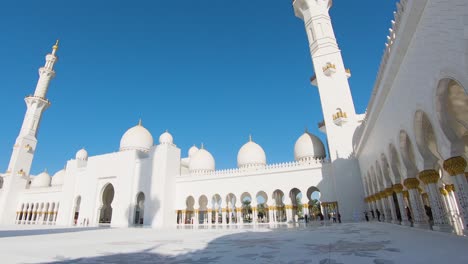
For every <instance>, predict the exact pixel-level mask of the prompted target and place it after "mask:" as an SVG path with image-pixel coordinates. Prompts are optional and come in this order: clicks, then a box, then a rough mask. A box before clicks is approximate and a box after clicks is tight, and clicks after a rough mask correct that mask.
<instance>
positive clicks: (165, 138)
mask: <svg viewBox="0 0 468 264" xmlns="http://www.w3.org/2000/svg"><path fill="white" fill-rule="evenodd" d="M173 142H174V139H173V138H172V135H171V134H170V133H169V132H167V130H166V132H164V133H162V134H161V136H159V144H172V143H173Z"/></svg>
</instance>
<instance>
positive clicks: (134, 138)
mask: <svg viewBox="0 0 468 264" xmlns="http://www.w3.org/2000/svg"><path fill="white" fill-rule="evenodd" d="M152 146H153V136H152V135H151V133H150V132H149V131H148V130H147V129H146V128H144V127H143V126H142V125H141V120H140V122H139V123H138V125H136V126H134V127H132V128H130V129H129V130H127V132H125V134H124V135H123V136H122V139H121V140H120V151H126V150H140V151H144V152H147V151H149V150H150V148H151V147H152Z"/></svg>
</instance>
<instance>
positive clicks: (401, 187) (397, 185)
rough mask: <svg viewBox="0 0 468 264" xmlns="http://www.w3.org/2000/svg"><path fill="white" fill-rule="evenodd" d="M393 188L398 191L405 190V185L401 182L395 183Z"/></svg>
mask: <svg viewBox="0 0 468 264" xmlns="http://www.w3.org/2000/svg"><path fill="white" fill-rule="evenodd" d="M392 188H393V191H394V192H396V193H401V192H403V185H402V184H401V183H397V184H394V185H393V186H392Z"/></svg>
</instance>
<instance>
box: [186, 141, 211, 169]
mask: <svg viewBox="0 0 468 264" xmlns="http://www.w3.org/2000/svg"><path fill="white" fill-rule="evenodd" d="M189 170H190V172H193V173H205V172H210V171H214V170H215V160H214V158H213V156H212V155H211V153H210V152H208V151H207V150H206V149H204V148H203V146H202V148H201V149H200V150H198V151H197V152H196V153H195V154H194V155H193V157H192V158H191V159H190V165H189Z"/></svg>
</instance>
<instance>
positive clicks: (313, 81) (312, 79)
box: [310, 74, 317, 86]
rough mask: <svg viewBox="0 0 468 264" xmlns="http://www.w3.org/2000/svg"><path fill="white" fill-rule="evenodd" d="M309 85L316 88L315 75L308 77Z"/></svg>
mask: <svg viewBox="0 0 468 264" xmlns="http://www.w3.org/2000/svg"><path fill="white" fill-rule="evenodd" d="M310 84H312V85H313V86H317V75H316V74H314V76H312V77H310Z"/></svg>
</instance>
